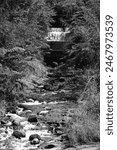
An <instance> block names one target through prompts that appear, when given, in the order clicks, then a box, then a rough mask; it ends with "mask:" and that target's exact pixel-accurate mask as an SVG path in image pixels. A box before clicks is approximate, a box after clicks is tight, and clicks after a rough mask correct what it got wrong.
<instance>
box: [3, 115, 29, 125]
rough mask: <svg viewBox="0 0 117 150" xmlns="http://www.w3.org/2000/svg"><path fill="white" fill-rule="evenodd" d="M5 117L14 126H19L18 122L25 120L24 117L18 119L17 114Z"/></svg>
mask: <svg viewBox="0 0 117 150" xmlns="http://www.w3.org/2000/svg"><path fill="white" fill-rule="evenodd" d="M6 116H7V117H9V118H10V120H11V121H12V122H13V123H14V124H16V125H20V122H22V121H26V120H27V119H26V118H24V117H20V116H19V115H17V114H12V113H8V114H6Z"/></svg>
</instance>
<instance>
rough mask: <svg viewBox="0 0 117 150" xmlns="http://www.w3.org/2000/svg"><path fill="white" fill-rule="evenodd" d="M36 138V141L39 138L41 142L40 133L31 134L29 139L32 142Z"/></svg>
mask: <svg viewBox="0 0 117 150" xmlns="http://www.w3.org/2000/svg"><path fill="white" fill-rule="evenodd" d="M34 139H35V141H37V139H38V141H39V142H40V140H41V137H40V135H38V134H32V135H30V137H29V141H30V142H32V141H33V140H34Z"/></svg>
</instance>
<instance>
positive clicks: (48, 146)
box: [44, 144, 56, 149]
mask: <svg viewBox="0 0 117 150" xmlns="http://www.w3.org/2000/svg"><path fill="white" fill-rule="evenodd" d="M54 147H56V145H53V144H49V145H46V146H45V147H44V148H45V149H51V148H54Z"/></svg>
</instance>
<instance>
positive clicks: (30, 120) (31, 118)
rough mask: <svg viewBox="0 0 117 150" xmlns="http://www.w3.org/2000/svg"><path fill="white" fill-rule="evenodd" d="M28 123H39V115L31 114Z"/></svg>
mask: <svg viewBox="0 0 117 150" xmlns="http://www.w3.org/2000/svg"><path fill="white" fill-rule="evenodd" d="M28 121H29V122H38V119H37V115H35V114H31V115H30V116H29V117H28Z"/></svg>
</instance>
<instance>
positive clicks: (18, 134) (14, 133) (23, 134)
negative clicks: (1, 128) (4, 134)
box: [12, 130, 26, 139]
mask: <svg viewBox="0 0 117 150" xmlns="http://www.w3.org/2000/svg"><path fill="white" fill-rule="evenodd" d="M12 135H13V136H14V137H16V138H18V139H21V138H22V137H25V136H26V134H25V132H23V131H18V130H15V131H14V132H13V134H12Z"/></svg>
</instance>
